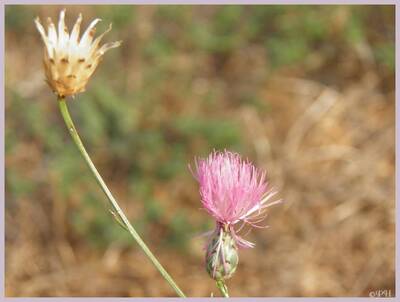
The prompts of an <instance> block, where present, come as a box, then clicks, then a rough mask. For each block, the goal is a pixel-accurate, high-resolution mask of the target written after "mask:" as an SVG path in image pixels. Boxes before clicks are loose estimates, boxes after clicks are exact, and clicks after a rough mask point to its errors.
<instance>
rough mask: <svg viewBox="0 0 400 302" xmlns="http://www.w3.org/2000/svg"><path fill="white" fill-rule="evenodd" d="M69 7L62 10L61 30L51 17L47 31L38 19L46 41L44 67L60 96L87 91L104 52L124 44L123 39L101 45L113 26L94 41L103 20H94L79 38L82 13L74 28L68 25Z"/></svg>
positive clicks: (59, 25) (38, 27)
mask: <svg viewBox="0 0 400 302" xmlns="http://www.w3.org/2000/svg"><path fill="white" fill-rule="evenodd" d="M64 19H65V10H62V11H61V12H60V19H59V24H58V31H57V30H56V27H55V25H54V23H53V22H52V21H51V19H50V18H48V19H47V23H48V30H47V34H46V32H45V30H44V28H43V26H42V24H41V23H40V20H39V18H37V19H36V20H35V24H36V27H37V29H38V31H39V33H40V35H41V36H42V39H43V42H44V44H45V51H44V58H43V64H44V70H45V75H46V82H47V83H48V84H49V86H50V87H51V89H52V90H53V91H54V92H55V93H56V94H57V95H58V96H60V97H64V96H70V95H75V94H76V93H79V92H83V91H85V87H86V84H87V82H88V81H89V79H90V77H91V76H92V74H93V72H94V71H95V70H96V68H97V65H98V64H99V62H100V61H101V58H102V56H103V55H104V53H105V52H106V51H107V50H109V49H111V48H115V47H118V46H120V45H121V42H120V41H119V42H111V43H106V44H104V45H102V46H101V47H99V44H100V41H101V39H102V38H103V36H104V35H105V34H106V33H107V32H109V31H110V30H111V25H110V26H109V28H108V29H107V30H106V31H105V32H104V33H103V34H101V35H100V36H99V37H97V38H96V39H95V40H94V41H93V36H94V33H95V30H96V29H95V26H96V24H97V23H98V22H99V21H100V19H95V20H93V21H92V22H91V23H90V25H89V27H88V28H87V29H86V31H85V32H84V33H83V35H82V37H81V39H80V40H79V32H80V26H81V23H82V15H81V14H79V17H78V19H77V21H76V23H75V25H74V27H73V29H72V31H71V33H69V32H68V29H67V27H66V26H65V21H64Z"/></svg>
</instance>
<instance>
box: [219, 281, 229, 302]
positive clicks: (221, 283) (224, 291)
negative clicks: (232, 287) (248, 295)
mask: <svg viewBox="0 0 400 302" xmlns="http://www.w3.org/2000/svg"><path fill="white" fill-rule="evenodd" d="M217 287H218V289H219V291H220V292H221V294H222V295H223V296H224V297H225V298H229V293H228V287H227V286H226V284H225V282H224V280H223V279H219V280H218V281H217Z"/></svg>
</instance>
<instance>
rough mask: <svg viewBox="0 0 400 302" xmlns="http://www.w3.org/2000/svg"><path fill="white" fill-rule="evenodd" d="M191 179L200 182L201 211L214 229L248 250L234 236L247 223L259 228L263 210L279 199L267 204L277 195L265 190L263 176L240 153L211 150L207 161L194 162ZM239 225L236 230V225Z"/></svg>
mask: <svg viewBox="0 0 400 302" xmlns="http://www.w3.org/2000/svg"><path fill="white" fill-rule="evenodd" d="M195 166H196V171H195V172H193V171H192V173H193V175H194V177H195V178H196V180H197V181H198V182H199V186H200V196H201V202H202V204H203V207H204V209H205V210H206V211H207V212H208V213H209V214H210V215H211V216H213V217H214V219H215V220H216V222H217V229H216V231H215V232H214V234H215V233H217V234H218V233H220V230H224V231H225V232H229V233H230V234H231V236H232V237H233V239H234V240H235V242H236V243H237V244H238V246H241V247H245V248H246V247H247V248H251V247H254V243H252V242H249V241H247V240H245V239H243V238H242V237H240V236H238V235H237V233H238V232H239V231H240V230H241V229H242V227H243V226H244V225H246V224H248V225H250V226H252V227H261V226H259V225H258V223H260V222H261V221H262V220H264V218H265V217H266V213H265V209H266V208H267V207H269V206H271V205H274V204H277V203H279V202H281V200H278V201H274V202H269V203H268V201H270V200H271V198H272V197H273V196H274V195H275V194H276V192H275V191H273V190H272V189H269V188H268V183H267V180H266V173H265V172H264V171H261V170H259V169H257V168H256V167H255V166H254V165H253V164H252V163H251V162H249V161H248V160H246V161H245V160H243V159H242V158H241V157H240V155H239V154H237V153H233V152H229V151H226V150H225V151H224V152H218V151H214V152H213V153H211V154H210V155H209V156H208V158H206V159H196V161H195ZM239 223H242V225H241V226H240V227H239V228H238V229H235V227H236V225H237V224H239Z"/></svg>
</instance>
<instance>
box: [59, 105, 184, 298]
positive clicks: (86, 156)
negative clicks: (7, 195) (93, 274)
mask: <svg viewBox="0 0 400 302" xmlns="http://www.w3.org/2000/svg"><path fill="white" fill-rule="evenodd" d="M58 101H59V102H58V104H59V108H60V111H61V114H62V116H63V118H64V122H65V124H66V125H67V128H68V132H69V134H71V137H72V139H73V140H74V142H75V145H76V146H77V147H78V149H79V151H80V152H81V154H82V156H83V158H84V159H85V161H86V163H87V164H88V166H89V168H90V170H91V171H92V172H93V175H94V176H95V178H96V180H97V182H98V184H99V185H100V187H101V189H102V190H103V192H104V193H105V194H106V196H107V198H108V200H109V202H110V203H111V206H112V207H113V209H114V211H115V212H116V214H117V216H118V217H119V218H121V221H120V222H121V223H122V224H124V225H125V226H126V229H127V230H128V232H129V233H130V234H131V235H132V237H133V239H135V241H136V242H137V243H138V244H139V246H140V248H141V249H142V250H143V252H144V253H145V254H146V256H147V257H149V259H150V260H151V262H153V264H154V266H155V267H156V268H157V269H158V271H159V272H160V273H161V275H162V276H163V277H164V278H165V280H166V281H167V282H168V283H169V285H171V287H172V288H173V289H174V290H175V292H176V293H177V294H178V295H179V296H180V297H185V294H184V293H183V292H182V291H181V290H180V288H179V287H178V285H176V283H175V282H174V280H173V279H172V278H171V276H170V275H169V274H168V273H167V271H166V270H165V269H164V268H163V267H162V265H161V264H160V262H158V260H157V258H156V257H155V256H154V255H153V253H152V252H151V251H150V250H149V248H148V247H147V245H146V244H145V243H144V241H143V240H142V238H140V236H139V234H138V233H137V232H136V230H135V229H134V228H133V226H132V225H131V223H130V222H129V220H128V219H127V218H126V216H125V214H124V212H123V211H122V210H121V208H120V206H119V205H118V203H117V201H116V200H115V198H114V197H113V196H112V194H111V192H110V190H109V189H108V187H107V185H106V183H105V182H104V180H103V178H102V177H101V175H100V173H99V172H98V171H97V169H96V166H95V165H94V164H93V162H92V160H91V159H90V157H89V154H88V153H87V152H86V149H85V147H84V146H83V143H82V141H81V139H80V137H79V135H78V132H77V131H76V128H75V126H74V123H73V121H72V119H71V116H70V114H69V112H68V107H67V104H66V102H65V99H64V98H59V99H58Z"/></svg>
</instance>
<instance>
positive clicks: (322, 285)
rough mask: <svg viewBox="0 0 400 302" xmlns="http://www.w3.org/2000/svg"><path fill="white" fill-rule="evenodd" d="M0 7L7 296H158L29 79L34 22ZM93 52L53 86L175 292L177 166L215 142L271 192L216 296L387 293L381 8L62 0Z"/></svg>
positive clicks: (390, 121)
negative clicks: (92, 28)
mask: <svg viewBox="0 0 400 302" xmlns="http://www.w3.org/2000/svg"><path fill="white" fill-rule="evenodd" d="M62 8H63V7H58V6H21V5H18V6H6V11H5V16H6V20H5V21H6V28H5V30H6V32H5V34H6V45H5V48H6V57H5V59H6V66H5V70H6V73H5V76H6V77H5V78H6V87H5V88H6V90H5V92H6V103H5V110H6V129H5V135H6V159H5V160H6V205H5V207H6V214H5V215H6V285H5V286H6V295H7V296H174V295H175V293H174V292H173V291H172V290H171V289H170V288H169V285H168V284H167V283H166V282H165V281H164V280H163V279H162V277H161V276H160V275H159V274H158V272H157V271H156V270H155V268H154V267H153V266H152V265H151V264H150V262H149V260H148V259H147V258H146V257H145V256H144V254H143V253H142V252H141V250H140V249H139V248H138V247H137V245H136V244H135V243H134V241H133V240H132V239H131V238H130V236H129V235H128V234H127V233H126V232H124V231H123V230H122V229H121V228H120V227H119V226H118V225H117V224H116V223H115V221H114V220H113V218H112V216H111V215H110V213H109V212H108V209H109V207H108V203H107V201H106V198H105V196H104V195H103V193H102V192H101V190H100V189H99V187H98V186H97V184H96V182H95V180H94V179H93V177H92V176H91V174H90V172H89V170H88V169H87V167H86V165H85V162H84V161H83V159H82V158H81V157H80V154H79V153H78V151H77V150H76V147H75V145H74V144H73V143H72V141H71V138H70V137H69V134H68V132H67V131H66V129H65V125H64V123H63V121H62V118H61V116H60V113H59V111H58V106H57V103H56V99H55V96H54V95H53V94H52V92H51V91H50V89H49V87H48V86H47V85H46V84H45V82H44V73H43V70H42V54H43V45H42V41H41V38H40V36H39V33H38V32H37V30H36V28H35V26H34V23H33V20H34V18H35V17H36V16H40V17H41V19H42V20H45V19H46V18H47V17H48V16H50V17H52V19H53V20H57V19H58V13H59V11H60V9H62ZM79 12H82V13H83V16H84V22H83V27H86V26H87V25H88V23H89V21H90V20H92V19H93V18H95V17H100V18H102V19H103V22H102V23H100V25H99V26H98V28H97V32H98V33H101V32H102V31H103V30H105V29H106V28H107V26H108V24H109V23H110V22H112V23H113V30H112V31H111V32H110V33H109V34H108V35H107V36H106V37H105V39H104V42H110V41H116V40H123V41H124V43H123V45H122V46H121V47H119V48H117V49H113V50H111V51H109V52H108V53H107V54H106V55H105V56H104V60H103V62H102V63H101V64H100V66H99V68H98V70H97V71H96V72H95V74H94V76H93V77H92V79H91V80H90V82H89V85H88V87H87V91H86V92H85V93H83V94H80V95H78V96H77V97H76V98H75V99H74V100H70V103H69V105H70V110H71V114H72V116H73V118H74V119H75V122H76V125H77V127H78V129H79V131H80V133H81V136H82V138H83V140H84V142H85V144H86V146H87V149H88V151H89V153H90V154H91V155H92V158H93V160H94V162H95V163H96V165H97V167H98V169H99V170H100V172H101V173H102V174H103V176H104V178H105V180H106V182H107V183H108V185H109V187H110V189H111V191H113V193H114V195H115V197H116V198H117V199H118V200H119V202H120V204H121V206H122V207H123V209H124V210H125V211H126V214H127V216H128V217H129V219H130V220H131V222H132V223H133V225H134V226H135V227H136V228H137V230H138V232H139V233H140V234H141V235H142V236H143V238H144V239H145V241H146V242H147V243H148V245H149V246H150V248H151V249H152V250H153V252H154V253H155V254H156V256H157V257H158V258H159V260H160V261H161V263H162V264H163V265H164V266H165V267H166V269H167V270H168V271H169V272H170V274H171V275H172V276H173V277H174V278H175V280H176V282H177V283H178V284H179V286H180V287H181V288H182V289H183V290H184V292H185V293H186V294H187V295H188V296H203V297H206V296H210V294H211V292H213V293H214V295H219V292H218V291H217V289H216V287H215V284H214V282H213V281H212V280H211V279H210V278H209V277H208V275H207V273H206V272H205V270H204V264H203V262H204V260H203V258H204V251H203V245H204V242H205V241H204V238H202V237H200V236H199V234H201V233H203V232H205V231H208V230H211V229H212V228H213V227H214V223H213V221H212V219H211V218H210V217H209V216H208V215H207V214H206V212H205V211H203V210H201V209H200V207H201V204H200V201H199V194H198V186H197V183H196V182H195V180H194V179H193V178H192V176H191V174H190V172H189V170H188V168H187V165H188V163H193V158H194V157H195V156H207V155H208V153H209V152H211V151H212V150H213V149H214V148H215V149H224V148H227V149H230V150H233V151H237V152H240V153H241V154H242V155H243V156H244V157H248V158H249V159H251V160H252V161H253V162H254V163H255V164H256V165H257V166H259V167H260V168H263V169H266V170H267V173H268V175H269V179H270V183H271V184H272V185H273V186H275V188H276V189H278V190H279V194H278V195H279V197H280V198H283V199H284V203H283V204H281V205H278V206H274V207H272V208H270V210H269V215H268V217H267V220H266V222H267V224H268V225H270V228H268V229H256V230H253V231H251V232H250V233H249V234H248V235H247V236H246V238H247V239H248V240H251V241H254V242H256V247H255V248H254V249H247V250H241V251H240V263H239V267H238V270H237V272H236V274H235V275H234V277H233V278H232V279H230V280H229V281H228V286H229V289H230V294H231V295H232V296H253V297H255V296H368V295H369V293H370V292H371V291H375V290H388V291H389V290H390V291H391V295H392V296H394V295H395V292H394V291H395V289H394V287H395V271H394V251H395V249H394V247H395V236H394V228H395V214H394V205H395V201H394V166H395V153H394V152H395V149H394V148H395V147H394V142H395V140H394V135H395V128H394V126H395V96H394V67H395V66H394V63H395V60H394V30H395V29H394V6H254V5H253V6H68V7H67V14H66V20H67V24H68V27H69V28H70V29H71V27H72V25H73V23H74V22H75V20H76V17H77V15H78V13H79Z"/></svg>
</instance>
